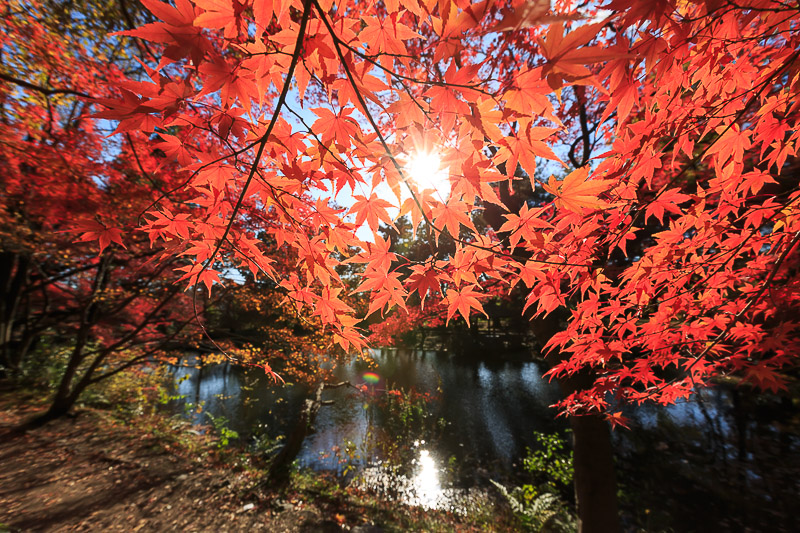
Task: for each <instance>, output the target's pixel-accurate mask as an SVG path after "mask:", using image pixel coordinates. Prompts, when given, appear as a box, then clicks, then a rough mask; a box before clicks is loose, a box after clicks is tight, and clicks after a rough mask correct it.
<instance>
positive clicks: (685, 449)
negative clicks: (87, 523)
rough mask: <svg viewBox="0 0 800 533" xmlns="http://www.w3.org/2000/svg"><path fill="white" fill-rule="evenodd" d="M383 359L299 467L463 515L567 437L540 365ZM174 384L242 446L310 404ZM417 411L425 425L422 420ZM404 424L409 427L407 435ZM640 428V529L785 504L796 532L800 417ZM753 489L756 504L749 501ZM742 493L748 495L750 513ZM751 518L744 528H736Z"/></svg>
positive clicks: (627, 435)
mask: <svg viewBox="0 0 800 533" xmlns="http://www.w3.org/2000/svg"><path fill="white" fill-rule="evenodd" d="M372 355H373V358H374V363H373V364H368V363H367V362H365V361H354V362H351V363H349V364H347V365H342V366H340V367H338V368H336V369H335V371H334V372H335V377H336V379H337V380H342V381H349V382H350V383H352V384H353V385H354V386H356V387H362V389H364V390H362V391H359V390H357V389H356V388H349V387H342V388H338V389H333V390H328V391H325V392H324V393H323V398H324V399H325V400H331V401H332V403H331V404H330V405H325V406H323V407H322V408H321V409H320V411H319V414H318V417H317V420H316V424H315V429H316V431H315V432H314V433H312V434H311V435H309V436H308V438H306V440H305V442H304V445H303V449H302V451H301V453H300V455H299V457H298V462H299V465H300V466H302V467H308V468H311V469H314V470H331V471H334V472H337V473H338V474H339V475H340V476H346V475H349V476H351V477H352V476H353V475H354V474H359V476H358V478H359V480H360V482H361V483H365V484H367V485H368V486H370V487H371V488H373V489H375V490H384V491H386V490H388V488H387V487H389V488H391V490H392V491H394V492H393V493H392V497H395V498H398V499H400V500H401V501H403V502H405V503H408V504H414V505H422V506H426V507H438V508H448V509H453V510H464V509H468V508H469V506H470V501H472V500H474V499H475V498H480V493H481V491H484V490H486V489H487V487H488V486H489V480H490V479H493V480H499V481H505V482H508V483H513V482H515V481H520V480H521V479H522V477H521V468H520V465H521V461H522V459H523V458H524V456H525V453H526V448H528V447H535V446H536V445H537V442H536V440H535V438H534V432H535V431H538V432H544V433H552V432H555V431H560V430H563V429H565V428H566V427H567V423H566V421H565V420H564V419H563V418H559V419H556V418H555V414H556V413H555V411H554V410H553V409H551V408H550V407H549V406H550V405H552V404H553V403H555V402H556V401H557V400H558V399H559V391H558V387H557V386H555V384H552V383H549V382H548V381H547V380H546V379H543V378H542V371H541V369H540V367H539V366H538V364H537V363H536V362H534V361H525V362H520V361H509V360H498V361H497V362H493V363H490V362H489V361H488V360H484V361H481V360H475V359H466V358H462V357H458V356H456V355H455V354H453V353H447V352H432V351H402V350H379V351H374V352H373V353H372ZM171 379H172V386H173V394H174V395H175V396H176V397H177V398H176V399H175V400H174V401H172V402H171V403H170V405H169V409H170V410H171V411H172V412H174V413H186V414H187V416H189V417H191V418H192V419H193V420H194V421H196V422H197V423H200V424H207V425H214V424H215V423H216V424H217V425H219V426H222V425H224V426H225V427H227V428H229V429H231V430H234V431H236V432H237V433H238V434H239V435H240V437H241V439H242V441H244V442H254V441H258V440H259V439H260V440H261V441H262V442H265V441H266V442H269V441H270V440H271V439H274V438H276V437H277V436H278V435H282V434H285V433H288V432H289V431H290V430H291V428H292V426H293V424H294V422H295V421H296V418H297V413H298V412H299V411H300V409H301V406H302V402H303V400H304V399H305V398H306V397H307V395H308V389H307V388H305V387H301V386H294V385H290V386H278V385H275V384H273V383H272V381H271V380H270V379H269V378H268V377H267V376H266V375H265V374H264V373H263V371H261V370H259V369H250V370H248V369H243V368H240V367H235V366H230V365H215V366H207V367H203V368H196V367H194V366H191V365H189V366H183V367H174V368H173V369H172V374H171ZM412 391H413V392H412ZM770 398H771V399H770ZM401 400H402V401H401ZM398 401H400V404H402V406H401V407H404V408H405V409H403V408H401V409H400V411H397V410H395V411H394V415H395V416H390V415H391V414H392V413H391V412H389V411H387V405H388V406H390V407H391V406H394V407H395V408H396V407H397V406H398ZM392 402H394V403H392ZM403 402H405V403H403ZM414 406H419V407H420V409H422V410H423V411H424V413H425V414H424V416H422V417H420V416H416V415H414V414H413V413H412V411H413V409H412V408H413V407H414ZM403 413H405V415H408V416H409V417H410V419H405V418H404V419H403V420H402V421H400V422H398V417H397V415H398V414H399V415H400V416H401V417H402V416H405V415H404V414H403ZM629 415H630V416H631V418H632V420H633V427H632V430H631V431H615V432H614V441H615V448H616V450H617V464H618V470H619V477H620V485H621V486H622V487H623V502H622V504H623V507H624V506H625V505H626V501H625V498H626V493H627V494H628V496H627V497H629V498H632V499H635V500H636V503H635V505H634V503H633V502H632V501H631V502H628V504H629V505H630V506H631V507H632V508H634V509H636V510H635V511H631V512H632V513H638V512H639V511H640V510H639V508H640V507H642V509H641V512H642V513H645V511H646V513H645V514H646V516H629V517H628V520H629V521H635V522H637V523H650V524H652V525H653V527H675V528H676V530H686V531H702V530H703V529H702V527H705V526H704V525H703V524H708V526H709V527H711V526H712V525H713V524H715V525H714V526H713V527H717V526H718V525H719V524H720V523H721V521H722V522H723V523H727V522H725V521H726V520H727V521H728V522H730V523H731V524H733V525H732V526H731V528H732V529H733V530H735V529H737V528H738V527H739V526H742V527H744V526H743V524H747V525H748V527H751V526H752V523H753V521H757V520H760V518H759V517H760V516H763V515H764V509H763V508H762V507H763V505H764V504H766V505H768V506H769V507H770V508H773V509H774V508H776V507H780V506H781V505H784V502H786V503H785V505H787V506H789V507H787V509H785V510H784V511H780V512H777V513H775V514H776V515H780V518H776V517H775V516H772V518H771V520H772V523H773V524H779V523H780V520H791V518H789V516H791V511H790V510H789V508H790V507H791V506H792V505H793V504H792V503H791V502H792V501H794V500H793V499H792V498H794V497H795V496H796V495H797V494H798V492H800V491H798V485H797V482H796V480H797V479H800V477H798V476H797V474H798V473H800V465H799V464H798V456H800V454H798V451H800V439H799V438H798V435H797V432H796V431H795V428H796V422H797V408H796V405H793V404H792V405H788V406H787V405H786V401H785V400H779V399H777V398H772V397H768V396H763V395H761V396H753V395H748V394H746V393H745V392H743V390H740V389H734V388H730V387H717V388H712V389H707V390H704V391H703V392H702V394H699V395H696V398H695V400H693V401H691V402H686V403H682V404H678V405H674V406H669V407H657V406H643V407H640V408H637V409H635V410H632V411H631V412H630V413H629ZM793 476H794V477H793ZM743 490H744V491H745V492H742V491H743ZM753 490H757V491H758V494H757V495H756V496H757V497H749V496H752V494H751V493H752V491H753ZM626 491H627V492H626ZM742 494H748V498H747V502H745V503H742V502H741V501H740V500H742ZM643 506H647V507H643ZM712 510H713V512H712ZM743 510H746V511H747V513H749V514H747V515H746V516H745V517H744V518H742V517H740V516H738V515H737V513H741V512H742V511H743ZM695 513H699V514H700V515H701V518H700V519H699V520H698V518H697V516H696V515H695ZM784 514H785V515H786V516H784ZM721 517H722V518H721ZM776 520H778V522H776ZM681 524H683V526H685V527H686V528H687V529H680V526H681ZM690 524H693V525H690ZM701 526H702V527H701ZM722 529H723V530H726V529H728V528H727V527H722ZM755 530H759V529H757V528H756V529H755ZM788 530H791V529H787V531H788ZM770 531H780V528H778V529H775V528H772V529H770Z"/></svg>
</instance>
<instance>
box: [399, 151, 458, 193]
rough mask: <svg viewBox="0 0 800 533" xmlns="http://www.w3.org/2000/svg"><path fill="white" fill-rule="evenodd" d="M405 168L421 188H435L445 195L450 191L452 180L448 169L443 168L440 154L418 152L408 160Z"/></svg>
mask: <svg viewBox="0 0 800 533" xmlns="http://www.w3.org/2000/svg"><path fill="white" fill-rule="evenodd" d="M405 170H406V172H407V173H408V176H409V178H410V179H411V180H412V181H413V182H414V183H416V184H417V186H418V187H419V188H420V190H423V191H424V190H426V189H427V190H434V191H436V192H438V193H439V194H443V195H445V196H446V195H447V194H449V193H450V180H449V179H448V173H447V171H446V170H444V169H442V159H441V158H440V157H439V154H437V153H435V152H418V153H416V154H414V155H412V156H411V158H410V159H409V160H408V163H407V164H406V166H405Z"/></svg>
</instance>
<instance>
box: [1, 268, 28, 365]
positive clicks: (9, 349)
mask: <svg viewBox="0 0 800 533" xmlns="http://www.w3.org/2000/svg"><path fill="white" fill-rule="evenodd" d="M29 266H30V259H29V258H28V257H26V256H23V255H20V254H17V253H13V252H2V253H0V288H1V289H2V296H0V354H2V364H3V366H4V367H5V371H6V372H9V373H10V374H12V375H13V374H16V373H19V371H20V365H21V363H22V353H23V352H22V351H20V350H18V349H17V348H19V347H18V346H15V343H14V326H15V322H16V320H17V310H18V308H19V303H20V300H21V298H22V290H23V288H24V287H25V285H26V284H27V282H28V272H29Z"/></svg>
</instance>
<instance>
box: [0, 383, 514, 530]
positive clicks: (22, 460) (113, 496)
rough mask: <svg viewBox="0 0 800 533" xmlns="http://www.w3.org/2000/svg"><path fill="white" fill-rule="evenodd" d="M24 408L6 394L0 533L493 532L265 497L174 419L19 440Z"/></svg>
mask: <svg viewBox="0 0 800 533" xmlns="http://www.w3.org/2000/svg"><path fill="white" fill-rule="evenodd" d="M19 404H20V402H19V401H18V400H16V399H9V397H8V395H6V397H5V398H3V399H2V400H1V401H0V532H6V531H10V532H17V531H25V532H27V531H48V532H60V531H143V532H145V531H154V532H156V531H157V532H167V531H181V532H183V531H214V532H225V531H228V532H234V531H275V532H295V531H296V532H301V531H314V532H324V531H343V530H349V531H356V532H358V531H360V532H362V533H366V532H382V531H470V530H472V531H479V530H481V529H482V528H486V527H487V524H486V523H484V524H482V525H480V524H479V525H477V526H476V525H475V524H468V523H463V522H462V521H461V519H460V518H458V517H453V516H450V515H446V513H426V512H424V511H423V510H414V509H407V508H406V509H402V510H401V509H398V508H395V506H393V505H392V504H391V503H389V502H383V503H380V502H376V501H374V500H370V499H367V498H364V499H360V498H359V497H358V496H357V495H356V496H354V495H353V494H351V493H348V492H343V491H340V492H339V493H335V491H334V493H333V494H332V493H331V492H330V491H325V490H317V491H316V492H315V489H313V488H308V487H307V488H306V489H305V490H303V489H299V490H293V489H291V488H290V489H289V490H286V491H282V492H280V493H278V492H270V490H269V489H267V490H262V489H258V481H257V480H258V477H259V476H258V472H254V471H253V470H252V469H237V468H234V467H231V465H230V464H227V465H226V464H222V463H220V462H219V460H218V457H216V456H215V454H214V453H213V450H212V451H209V449H210V447H209V443H208V442H203V437H202V436H200V435H192V433H191V431H192V430H191V429H189V428H179V427H173V428H172V429H173V432H172V434H169V431H164V424H172V425H173V426H175V425H180V423H179V422H177V421H170V420H169V419H160V420H159V422H158V423H154V422H152V421H151V422H143V418H142V419H135V418H134V419H133V420H129V421H128V423H125V420H124V419H121V418H120V417H118V416H116V415H115V414H114V413H113V412H112V411H105V410H102V409H91V408H83V409H80V410H79V411H78V412H77V415H76V416H71V417H64V418H61V419H58V420H55V421H53V422H50V423H49V424H46V425H44V426H42V427H39V428H37V429H32V430H28V431H27V432H24V433H20V432H14V428H16V427H18V426H19V424H20V423H22V422H24V421H25V420H27V419H30V418H31V417H32V416H33V415H35V414H36V412H37V408H33V407H20V406H19ZM159 428H160V429H159ZM167 429H169V428H167ZM178 431H180V432H181V435H182V436H181V439H180V440H176V439H175V434H177V432H178ZM195 437H196V439H195ZM192 439H195V441H192ZM187 442H188V444H187ZM321 486H325V485H324V484H323V485H321ZM495 523H497V522H495ZM376 524H377V525H376ZM498 527H500V526H499V524H498ZM489 529H494V528H493V527H490V528H489ZM501 529H502V530H506V526H503V527H502V528H501Z"/></svg>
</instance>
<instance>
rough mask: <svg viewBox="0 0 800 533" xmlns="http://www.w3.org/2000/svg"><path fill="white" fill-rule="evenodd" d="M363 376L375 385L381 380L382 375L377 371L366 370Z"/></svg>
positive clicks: (366, 380)
mask: <svg viewBox="0 0 800 533" xmlns="http://www.w3.org/2000/svg"><path fill="white" fill-rule="evenodd" d="M361 378H362V379H363V380H364V381H365V382H366V383H369V384H370V385H375V384H376V383H377V382H379V381H380V380H381V377H380V376H379V375H378V374H376V373H375V372H364V375H363V376H361Z"/></svg>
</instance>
